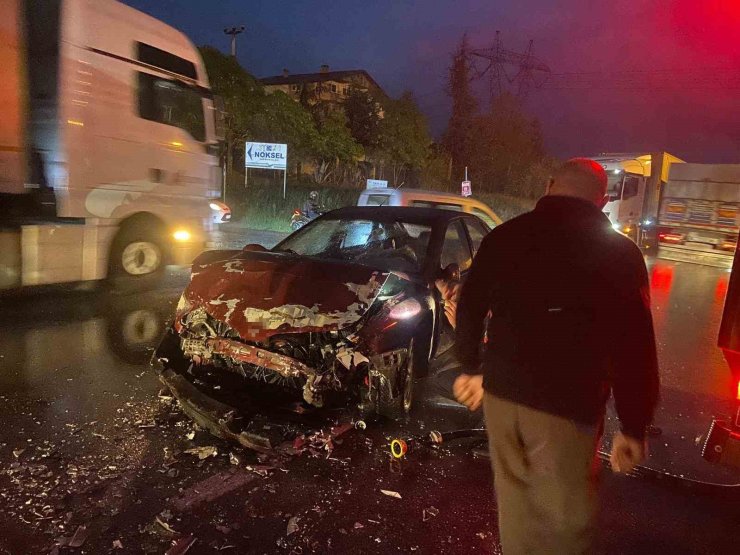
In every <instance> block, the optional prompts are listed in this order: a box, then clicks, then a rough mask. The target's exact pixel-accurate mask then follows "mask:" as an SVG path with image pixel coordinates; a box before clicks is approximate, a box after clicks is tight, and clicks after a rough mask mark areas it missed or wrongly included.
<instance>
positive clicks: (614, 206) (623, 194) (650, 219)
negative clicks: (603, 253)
mask: <svg viewBox="0 0 740 555" xmlns="http://www.w3.org/2000/svg"><path fill="white" fill-rule="evenodd" d="M592 159H593V160H594V161H596V162H598V163H599V164H601V166H602V167H603V168H604V170H605V171H606V175H607V179H608V186H607V195H608V196H609V200H608V202H607V203H606V206H604V213H605V214H606V215H607V216H608V217H609V220H610V221H611V223H612V227H614V229H616V230H617V231H620V232H622V233H624V234H625V235H627V236H628V237H630V238H632V239H633V240H634V241H635V242H637V243H638V244H640V246H641V247H643V248H644V249H648V250H649V249H653V250H654V249H655V244H656V236H655V231H654V230H655V222H656V218H657V215H658V206H659V204H660V195H661V191H662V189H663V187H664V186H665V184H666V182H667V181H668V172H669V171H670V168H671V167H672V166H673V165H674V164H680V163H683V160H681V159H679V158H677V157H676V156H673V155H672V154H668V153H667V152H654V153H647V154H635V153H632V154H623V153H620V154H599V155H598V156H593V157H592Z"/></svg>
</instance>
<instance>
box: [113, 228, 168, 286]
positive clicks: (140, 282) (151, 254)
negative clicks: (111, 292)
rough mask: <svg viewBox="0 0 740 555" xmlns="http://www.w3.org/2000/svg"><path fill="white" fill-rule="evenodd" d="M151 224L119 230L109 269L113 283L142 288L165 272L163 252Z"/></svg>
mask: <svg viewBox="0 0 740 555" xmlns="http://www.w3.org/2000/svg"><path fill="white" fill-rule="evenodd" d="M161 235H162V234H161V233H157V230H156V229H155V228H154V226H151V225H150V226H144V227H143V228H139V229H137V228H134V227H128V228H124V229H122V230H121V231H120V232H119V234H118V236H117V237H116V238H115V240H114V241H113V246H112V247H111V256H110V265H109V272H110V278H111V279H112V280H113V281H114V282H115V283H114V284H115V285H116V286H133V287H142V286H145V282H146V283H147V284H151V282H152V281H157V280H158V279H159V278H160V277H161V276H162V274H163V273H164V266H165V251H164V248H163V246H162V244H161V239H160V238H159V237H160V236H161Z"/></svg>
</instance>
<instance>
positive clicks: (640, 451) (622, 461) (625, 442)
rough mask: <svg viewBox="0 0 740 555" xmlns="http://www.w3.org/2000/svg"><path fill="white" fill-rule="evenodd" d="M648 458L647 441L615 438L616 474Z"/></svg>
mask: <svg viewBox="0 0 740 555" xmlns="http://www.w3.org/2000/svg"><path fill="white" fill-rule="evenodd" d="M456 385H457V384H456ZM646 456H647V442H646V441H639V440H637V439H635V438H632V437H630V436H626V435H624V434H623V433H622V432H619V433H617V435H615V436H614V441H612V454H611V457H610V458H609V460H610V462H611V465H612V470H613V471H614V472H619V473H621V474H626V473H627V472H630V471H631V470H632V469H633V468H635V466H637V465H638V464H640V463H641V462H642V461H643V460H645V457H646Z"/></svg>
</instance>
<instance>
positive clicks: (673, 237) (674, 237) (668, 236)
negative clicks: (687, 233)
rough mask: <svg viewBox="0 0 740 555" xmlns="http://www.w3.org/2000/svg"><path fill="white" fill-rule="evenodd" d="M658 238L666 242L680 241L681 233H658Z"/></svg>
mask: <svg viewBox="0 0 740 555" xmlns="http://www.w3.org/2000/svg"><path fill="white" fill-rule="evenodd" d="M658 238H659V239H660V240H661V241H664V242H666V243H681V242H682V241H683V235H680V234H678V233H659V234H658Z"/></svg>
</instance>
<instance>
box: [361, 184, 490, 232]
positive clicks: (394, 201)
mask: <svg viewBox="0 0 740 555" xmlns="http://www.w3.org/2000/svg"><path fill="white" fill-rule="evenodd" d="M357 206H416V207H418V208H443V209H446V210H456V211H458V212H465V213H467V214H473V215H475V216H478V217H479V218H480V219H481V220H483V221H484V222H486V224H488V226H489V227H491V228H494V227H496V226H497V225H499V224H500V223H501V222H502V220H501V218H499V217H498V215H497V214H496V213H495V212H494V211H493V210H491V208H490V207H489V206H487V205H486V204H484V203H482V202H481V201H479V200H475V199H473V198H470V197H462V196H459V195H455V194H452V193H442V192H440V191H424V190H422V189H389V188H387V189H386V188H378V189H366V190H364V191H363V192H362V193H361V194H360V198H359V199H358V200H357Z"/></svg>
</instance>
